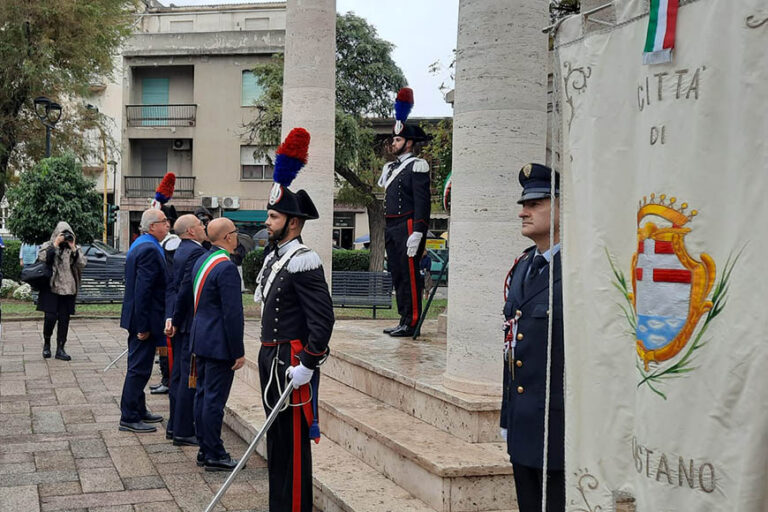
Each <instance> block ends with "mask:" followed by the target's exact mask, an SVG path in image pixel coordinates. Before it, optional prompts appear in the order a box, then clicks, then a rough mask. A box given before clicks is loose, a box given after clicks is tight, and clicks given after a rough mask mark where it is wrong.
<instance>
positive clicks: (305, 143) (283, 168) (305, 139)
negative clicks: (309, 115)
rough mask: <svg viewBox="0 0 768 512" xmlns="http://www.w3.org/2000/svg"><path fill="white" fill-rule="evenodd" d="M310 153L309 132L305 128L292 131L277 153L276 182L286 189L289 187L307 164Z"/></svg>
mask: <svg viewBox="0 0 768 512" xmlns="http://www.w3.org/2000/svg"><path fill="white" fill-rule="evenodd" d="M308 151H309V132H308V131H307V130H305V129H304V128H294V129H293V130H291V133H289V134H288V136H287V137H286V138H285V140H284V141H283V143H282V144H280V146H278V148H277V151H276V152H275V153H276V155H277V156H276V157H275V173H274V180H275V181H276V182H277V183H279V184H281V185H282V186H284V187H287V186H289V185H290V184H291V183H292V182H293V180H294V179H295V178H296V176H297V175H298V174H299V171H300V170H301V168H302V167H304V164H306V163H307V152H308Z"/></svg>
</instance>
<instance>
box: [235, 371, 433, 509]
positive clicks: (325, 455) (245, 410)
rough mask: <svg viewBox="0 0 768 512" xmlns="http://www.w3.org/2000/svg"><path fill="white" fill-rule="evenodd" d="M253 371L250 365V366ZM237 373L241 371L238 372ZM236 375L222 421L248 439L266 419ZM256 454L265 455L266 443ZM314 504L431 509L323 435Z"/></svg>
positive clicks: (256, 395) (316, 450)
mask: <svg viewBox="0 0 768 512" xmlns="http://www.w3.org/2000/svg"><path fill="white" fill-rule="evenodd" d="M251 370H252V366H251ZM238 374H240V372H238ZM242 376H243V375H238V378H236V379H235V382H234V384H233V386H232V392H231V393H230V397H229V400H228V401H227V408H226V414H225V419H224V421H225V423H226V424H227V425H228V426H229V427H230V428H232V429H233V430H234V431H235V432H237V434H238V435H239V436H240V437H242V438H243V439H245V440H246V441H248V442H250V440H252V439H253V437H254V436H255V435H256V432H257V431H258V430H259V429H260V428H261V426H262V425H263V424H264V421H265V419H266V417H265V415H264V409H263V407H262V405H261V397H260V392H259V390H258V388H255V389H254V388H253V387H251V386H249V385H248V384H246V382H245V379H244V378H240V377H242ZM256 451H257V453H259V455H261V456H262V457H264V458H266V444H265V443H264V442H260V443H259V446H258V447H257V448H256ZM312 459H313V487H314V504H315V507H317V508H318V509H319V510H322V511H324V512H401V511H402V512H434V509H433V508H431V507H429V506H427V505H426V504H425V503H424V502H423V501H421V500H419V499H417V498H414V497H413V496H412V495H411V494H410V493H408V492H407V491H406V490H404V489H403V488H402V487H400V486H398V485H396V484H395V483H394V482H392V481H391V480H389V479H388V478H386V477H385V476H383V475H382V474H381V473H379V472H378V471H376V470H375V469H373V468H372V467H371V466H369V465H367V464H365V463H363V462H362V461H360V460H359V459H357V458H355V457H354V456H353V455H351V454H350V453H348V452H347V451H345V450H344V449H343V448H342V447H341V446H339V445H338V444H336V443H334V442H333V441H331V440H330V439H328V438H326V437H325V436H323V439H322V440H321V441H320V443H319V444H313V446H312Z"/></svg>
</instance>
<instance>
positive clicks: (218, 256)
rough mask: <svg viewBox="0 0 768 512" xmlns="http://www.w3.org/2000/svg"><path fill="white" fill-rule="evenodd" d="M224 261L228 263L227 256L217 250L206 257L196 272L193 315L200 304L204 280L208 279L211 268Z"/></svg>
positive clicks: (225, 252) (222, 251) (223, 251)
mask: <svg viewBox="0 0 768 512" xmlns="http://www.w3.org/2000/svg"><path fill="white" fill-rule="evenodd" d="M225 261H229V254H227V251H225V250H223V249H221V250H218V251H216V252H214V253H212V254H211V255H210V256H208V257H207V258H206V259H205V261H204V262H203V265H202V266H201V267H200V270H198V271H197V275H196V276H195V282H194V294H195V313H197V304H198V303H199V302H200V294H201V293H202V291H203V286H205V280H206V279H207V278H208V275H209V274H210V273H211V270H213V267H215V266H216V265H218V264H219V263H224V262H225Z"/></svg>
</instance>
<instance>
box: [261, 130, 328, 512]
mask: <svg viewBox="0 0 768 512" xmlns="http://www.w3.org/2000/svg"><path fill="white" fill-rule="evenodd" d="M308 148H309V133H308V132H307V131H306V130H304V129H303V128H294V129H293V130H291V133H289V134H288V137H287V138H286V139H285V142H283V143H282V144H281V145H280V147H278V148H277V152H276V153H277V157H276V158H275V172H274V179H275V184H274V185H273V187H272V192H271V193H270V196H269V204H268V205H267V215H268V217H267V221H266V226H267V232H268V233H269V241H270V248H271V251H270V253H269V254H268V255H267V257H266V258H265V261H264V266H263V267H262V269H261V272H260V273H259V276H258V278H257V279H256V282H257V288H256V293H255V294H254V299H255V300H256V301H257V302H261V303H262V310H261V311H262V317H261V350H260V351H259V376H260V379H261V389H262V390H263V396H262V398H263V403H264V409H265V410H266V412H267V414H269V413H270V412H271V411H272V409H273V408H274V407H275V406H276V404H277V402H278V398H279V397H280V396H281V395H282V391H283V390H284V389H285V386H293V388H294V391H293V392H292V394H291V397H290V400H289V402H290V403H289V404H286V405H285V407H284V408H283V409H282V410H281V412H280V413H279V414H278V415H277V418H276V419H275V422H274V423H273V424H272V426H271V427H270V428H269V430H268V431H267V466H268V469H269V510H271V511H273V512H283V511H285V512H288V511H301V512H311V510H312V454H311V452H310V446H311V445H310V442H309V441H310V439H314V440H315V442H318V441H319V440H320V429H319V426H318V423H317V413H318V409H317V405H318V401H317V398H318V395H317V393H318V385H319V379H320V372H319V371H318V370H317V367H318V366H319V365H320V364H321V363H322V361H324V360H325V358H326V357H327V355H328V341H329V340H330V338H331V332H332V331H333V322H334V317H333V303H332V301H331V295H330V293H329V292H328V284H327V283H326V281H325V274H324V272H323V262H322V260H321V259H320V256H319V255H318V254H317V253H316V252H315V251H313V250H311V249H309V248H308V247H306V246H305V245H303V243H302V241H301V230H302V229H303V227H304V222H305V221H307V220H312V219H317V218H318V217H319V215H318V212H317V209H316V208H315V205H314V204H313V203H312V199H311V198H310V197H309V194H307V193H306V192H305V191H304V190H299V191H298V192H295V193H294V192H292V191H291V190H289V189H288V186H289V185H290V184H291V182H292V181H293V179H294V178H295V177H296V175H297V173H298V172H299V169H301V167H302V166H303V165H304V164H305V163H306V161H307V150H308ZM289 378H290V379H291V380H290V382H288V379H289Z"/></svg>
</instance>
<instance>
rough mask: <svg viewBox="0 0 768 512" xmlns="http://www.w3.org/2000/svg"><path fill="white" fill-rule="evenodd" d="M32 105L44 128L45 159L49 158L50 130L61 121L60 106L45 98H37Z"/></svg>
mask: <svg viewBox="0 0 768 512" xmlns="http://www.w3.org/2000/svg"><path fill="white" fill-rule="evenodd" d="M33 103H34V105H35V114H36V115H37V118H38V119H40V122H41V123H43V126H45V157H46V158H48V157H50V156H51V130H53V128H54V127H55V126H56V123H58V122H59V119H61V105H59V104H58V103H56V102H55V101H51V100H50V99H48V98H46V97H45V96H38V97H37V98H35V99H34V100H33Z"/></svg>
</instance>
